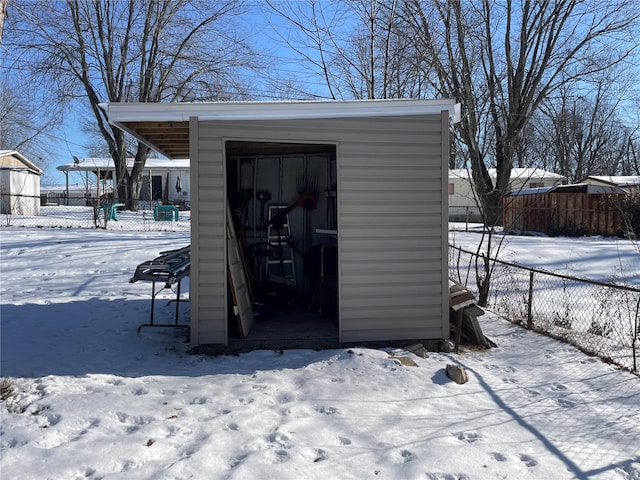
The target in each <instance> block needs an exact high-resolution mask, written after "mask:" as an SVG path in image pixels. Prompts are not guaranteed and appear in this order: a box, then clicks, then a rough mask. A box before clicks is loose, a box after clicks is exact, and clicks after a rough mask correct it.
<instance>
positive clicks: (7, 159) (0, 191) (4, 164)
mask: <svg viewBox="0 0 640 480" xmlns="http://www.w3.org/2000/svg"><path fill="white" fill-rule="evenodd" d="M43 173H44V172H43V171H42V170H41V169H40V168H39V167H38V166H37V165H36V164H34V163H33V162H31V161H30V160H29V159H27V158H26V157H25V156H24V155H22V154H21V153H20V152H17V151H15V150H0V213H3V214H12V215H39V214H40V177H41V176H42V174H43Z"/></svg>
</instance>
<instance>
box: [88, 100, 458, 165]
mask: <svg viewBox="0 0 640 480" xmlns="http://www.w3.org/2000/svg"><path fill="white" fill-rule="evenodd" d="M100 107H101V108H102V109H103V110H104V111H105V112H106V113H107V117H108V118H109V122H110V123H111V124H113V125H115V126H117V127H118V128H120V129H122V130H124V131H125V132H128V133H130V134H131V135H133V136H134V137H136V138H137V139H138V140H140V141H142V142H144V143H145V144H147V145H149V146H150V147H151V148H153V149H154V150H157V151H159V152H160V153H162V154H163V155H166V156H167V157H169V158H188V157H189V156H190V155H189V119H190V118H194V117H195V118H197V119H198V120H199V121H243V120H246V121H248V120H297V119H316V118H354V117H356V118H357V117H394V116H409V115H433V114H439V113H440V112H442V111H447V112H448V113H449V117H450V118H451V119H452V120H453V121H454V122H458V121H459V120H460V104H458V103H456V102H455V100H453V99H442V100H413V99H393V100H354V101H346V100H344V101H343V100H341V101H322V102H308V101H296V102H217V103H103V104H100Z"/></svg>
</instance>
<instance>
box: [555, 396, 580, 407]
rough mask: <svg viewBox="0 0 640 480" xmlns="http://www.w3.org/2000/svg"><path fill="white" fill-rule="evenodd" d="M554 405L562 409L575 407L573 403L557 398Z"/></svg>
mask: <svg viewBox="0 0 640 480" xmlns="http://www.w3.org/2000/svg"><path fill="white" fill-rule="evenodd" d="M556 403H557V404H558V405H560V406H561V407H562V408H573V407H575V406H576V403H575V402H572V401H571V400H567V399H566V398H557V399H556Z"/></svg>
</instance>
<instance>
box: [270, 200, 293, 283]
mask: <svg viewBox="0 0 640 480" xmlns="http://www.w3.org/2000/svg"><path fill="white" fill-rule="evenodd" d="M287 208H288V207H287V206H286V205H271V206H269V224H268V225H269V227H268V228H267V241H268V242H269V252H270V253H269V255H268V256H267V257H266V258H267V259H266V262H267V265H266V273H267V280H268V281H271V282H275V283H282V284H284V285H289V286H295V285H296V266H295V263H294V260H293V249H292V248H291V245H290V244H289V240H290V238H291V237H290V236H291V229H290V227H289V213H285V214H282V213H280V212H281V211H282V210H285V209H287Z"/></svg>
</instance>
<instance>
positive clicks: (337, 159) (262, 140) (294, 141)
mask: <svg viewBox="0 0 640 480" xmlns="http://www.w3.org/2000/svg"><path fill="white" fill-rule="evenodd" d="M221 141H222V150H223V158H224V168H223V180H224V198H225V201H227V200H226V199H227V195H228V191H227V182H228V181H229V178H228V175H227V167H228V165H227V161H228V152H227V143H228V142H245V143H255V144H297V145H323V146H327V147H332V148H333V149H334V152H335V182H336V218H335V221H336V228H337V232H338V233H337V235H336V244H337V245H338V285H337V288H338V311H337V329H338V338H341V337H342V328H341V326H342V320H341V318H342V316H341V314H340V305H341V301H340V300H341V298H340V297H341V287H340V285H341V279H340V270H341V269H340V265H341V257H340V229H339V228H338V226H339V225H340V208H339V206H340V175H339V171H340V148H339V147H340V144H339V142H337V141H309V140H303V139H291V138H288V139H281V138H255V137H251V138H242V137H222V138H221ZM256 155H260V153H259V152H256ZM227 219H228V217H227V216H226V215H225V216H224V231H225V232H226V231H227V228H228V224H227ZM227 249H228V242H225V252H224V258H227V259H228V251H227ZM227 261H228V260H227ZM225 277H226V276H225ZM225 282H228V279H227V278H225ZM225 285H226V289H227V291H228V288H229V285H228V283H225ZM229 301H230V300H229V296H228V295H227V296H225V338H226V343H229V311H230V309H229ZM249 336H250V332H249Z"/></svg>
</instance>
